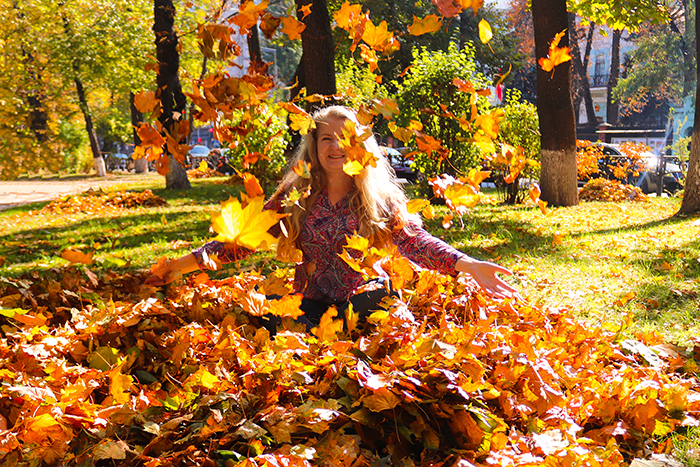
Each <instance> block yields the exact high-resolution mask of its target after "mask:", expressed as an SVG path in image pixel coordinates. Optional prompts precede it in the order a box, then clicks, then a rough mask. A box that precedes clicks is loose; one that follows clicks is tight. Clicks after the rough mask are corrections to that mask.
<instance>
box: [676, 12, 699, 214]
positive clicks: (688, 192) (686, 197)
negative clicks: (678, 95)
mask: <svg viewBox="0 0 700 467" xmlns="http://www.w3.org/2000/svg"><path fill="white" fill-rule="evenodd" d="M695 37H700V21H698V18H697V16H696V17H695ZM695 57H696V59H697V48H696V50H695ZM695 70H696V71H695V74H696V77H697V79H698V80H700V71H699V70H700V67H696V69H695ZM698 82H700V81H698ZM696 212H700V93H699V92H698V91H697V89H696V90H695V121H694V122H693V135H692V137H691V141H690V156H689V159H688V173H687V174H686V177H685V189H684V190H683V201H682V202H681V207H680V209H679V210H678V214H691V213H696Z"/></svg>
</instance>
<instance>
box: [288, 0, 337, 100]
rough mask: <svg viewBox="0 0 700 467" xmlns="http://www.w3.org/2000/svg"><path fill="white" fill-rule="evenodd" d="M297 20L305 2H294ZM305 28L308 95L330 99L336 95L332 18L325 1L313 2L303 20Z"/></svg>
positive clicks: (304, 40) (314, 0)
mask: <svg viewBox="0 0 700 467" xmlns="http://www.w3.org/2000/svg"><path fill="white" fill-rule="evenodd" d="M295 3H296V6H297V17H298V18H299V19H300V20H301V18H302V16H303V15H302V13H301V7H302V6H304V5H306V4H308V3H309V1H308V0H295ZM302 21H303V22H304V24H305V25H306V29H304V32H302V33H301V47H302V55H301V60H302V61H303V64H302V66H303V70H304V81H305V83H306V93H307V95H312V94H321V95H323V96H333V95H335V94H336V92H337V88H336V83H335V50H334V48H333V32H332V31H331V18H330V15H329V14H328V4H327V1H326V0H313V1H312V5H311V14H310V15H308V16H307V17H306V18H304V19H303V20H302Z"/></svg>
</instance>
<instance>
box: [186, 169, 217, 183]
mask: <svg viewBox="0 0 700 467" xmlns="http://www.w3.org/2000/svg"><path fill="white" fill-rule="evenodd" d="M225 176H226V174H222V173H221V172H219V171H218V170H214V169H211V168H209V167H208V166H207V167H206V168H202V167H197V168H195V169H190V170H188V171H187V178H188V179H190V180H192V179H195V178H211V177H225Z"/></svg>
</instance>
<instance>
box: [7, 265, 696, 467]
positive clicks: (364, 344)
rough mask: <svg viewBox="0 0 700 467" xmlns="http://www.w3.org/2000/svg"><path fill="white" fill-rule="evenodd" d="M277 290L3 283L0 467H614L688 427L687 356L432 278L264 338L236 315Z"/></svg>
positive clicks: (239, 280)
mask: <svg viewBox="0 0 700 467" xmlns="http://www.w3.org/2000/svg"><path fill="white" fill-rule="evenodd" d="M290 276H291V275H290V274H289V272H288V271H280V273H279V274H275V275H273V276H271V277H269V278H264V277H262V276H261V275H259V274H257V273H247V274H242V275H239V276H235V277H232V278H230V279H227V280H223V281H212V280H210V279H209V278H208V277H207V276H206V275H204V274H202V275H199V276H195V277H191V278H190V280H189V282H188V283H186V284H182V285H179V286H171V287H170V288H168V289H167V290H166V291H165V293H162V292H159V291H157V290H156V289H153V288H150V287H147V286H144V285H142V277H140V276H139V275H131V274H127V275H119V274H115V273H112V274H110V273H102V274H95V273H93V272H91V271H90V269H89V268H88V267H70V268H68V269H65V270H55V271H53V272H52V274H50V275H48V276H47V275H42V276H41V277H40V276H39V275H34V276H33V277H24V278H21V279H4V280H3V282H2V284H1V285H0V297H2V298H1V300H2V306H3V307H4V308H5V309H4V310H3V315H4V316H3V317H2V323H3V325H2V334H3V337H2V340H1V341H0V355H2V360H1V361H2V363H1V364H0V378H1V379H2V385H1V386H0V414H1V417H0V425H2V426H1V428H2V429H3V431H1V432H0V456H1V457H0V462H1V464H0V465H6V466H15V465H41V464H42V462H43V463H45V464H49V465H80V466H91V465H114V464H118V465H133V466H137V465H138V466H142V465H148V466H158V465H164V466H169V465H183V466H184V465H211V466H213V465H224V464H225V465H245V466H253V465H259V466H262V465H270V466H278V465H279V466H282V465H285V466H289V465H299V466H301V465H338V466H351V465H357V466H359V465H376V466H380V465H403V466H410V465H426V466H427V465H430V466H443V465H444V466H452V465H459V466H471V465H477V466H479V465H481V466H486V465H499V466H501V465H523V466H525V465H527V466H530V465H532V466H535V465H537V466H539V465H552V466H554V465H562V466H568V465H609V466H618V465H624V464H625V462H627V461H629V460H630V459H632V458H634V457H648V456H649V454H650V453H651V452H653V451H667V450H669V449H670V440H669V438H668V437H667V436H666V435H668V434H669V433H671V432H672V431H674V430H678V429H682V427H687V426H692V425H695V424H697V418H698V417H699V416H700V393H698V392H697V389H698V388H697V385H696V382H695V380H694V379H693V378H690V377H689V376H690V375H692V374H693V373H694V372H696V371H697V366H696V365H697V361H696V360H695V358H697V357H700V355H698V353H700V347H696V349H695V356H693V355H692V353H690V354H685V353H684V352H683V351H682V350H681V349H678V348H674V347H673V346H670V345H667V344H663V343H662V342H661V341H660V339H659V338H657V337H656V336H654V335H640V336H638V337H637V339H625V340H620V339H619V338H618V337H619V336H618V334H617V333H616V330H615V329H602V328H586V327H584V326H583V325H582V324H581V322H580V321H578V320H576V319H574V318H573V317H572V316H571V314H570V313H569V312H568V311H567V310H552V309H550V310H547V309H542V308H539V307H535V306H531V305H528V304H526V303H496V302H491V301H489V300H486V299H484V298H483V297H481V296H480V295H478V294H474V293H473V292H474V290H473V289H472V287H471V285H470V284H469V283H467V282H465V281H464V279H459V280H455V279H452V278H448V277H444V276H440V275H437V274H434V273H430V272H425V271H423V272H416V273H415V275H414V277H413V278H412V279H411V280H410V281H408V282H407V283H406V284H405V286H404V288H403V290H402V296H401V300H398V299H395V300H392V301H390V302H387V303H386V310H384V311H380V312H378V313H376V314H374V315H373V316H371V318H370V323H369V324H368V325H367V326H365V327H364V328H363V329H357V330H354V331H353V333H352V335H351V336H348V335H346V334H344V333H342V332H340V333H337V335H336V333H335V332H333V329H334V326H333V323H330V322H329V323H323V324H322V325H321V326H319V328H321V329H317V330H316V334H318V335H319V336H322V337H323V339H319V338H317V337H316V336H314V335H310V334H307V333H305V332H302V331H301V330H300V329H299V327H298V326H295V323H292V322H289V323H286V324H287V326H286V327H287V328H288V329H284V330H281V331H280V332H278V333H277V334H276V335H275V336H273V337H270V335H269V333H268V331H267V330H266V329H265V328H264V327H262V326H260V319H261V318H256V317H254V316H250V315H249V314H248V313H247V312H246V311H244V307H247V306H246V305H245V302H246V301H248V300H250V299H251V297H255V294H256V293H257V292H256V290H259V289H260V288H262V289H263V290H276V291H280V290H283V289H284V288H285V287H288V284H289V282H290V280H291V279H290ZM248 308H249V307H248ZM20 309H21V310H23V311H20ZM25 311H26V312H25ZM336 329H337V327H336ZM694 357H695V358H694ZM239 463H240V464H239Z"/></svg>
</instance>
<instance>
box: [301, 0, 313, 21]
mask: <svg viewBox="0 0 700 467" xmlns="http://www.w3.org/2000/svg"><path fill="white" fill-rule="evenodd" d="M311 5H312V4H311V3H308V4H306V5H302V7H301V8H300V9H299V10H300V11H301V13H302V17H301V19H304V18H306V17H307V16H309V15H310V14H311Z"/></svg>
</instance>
